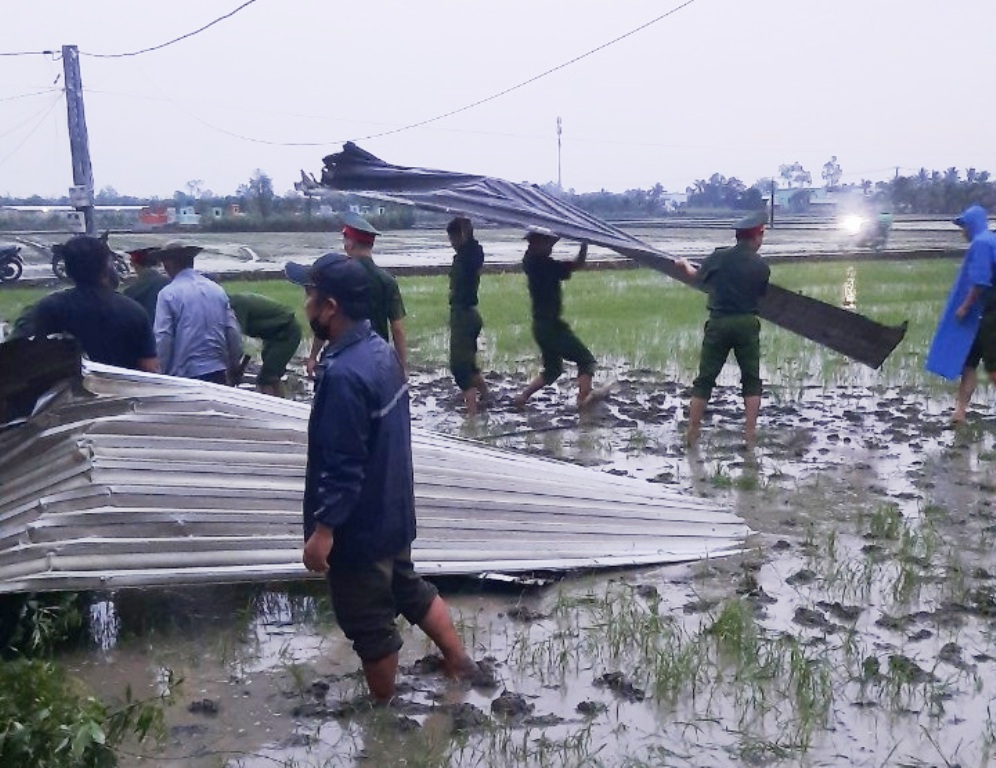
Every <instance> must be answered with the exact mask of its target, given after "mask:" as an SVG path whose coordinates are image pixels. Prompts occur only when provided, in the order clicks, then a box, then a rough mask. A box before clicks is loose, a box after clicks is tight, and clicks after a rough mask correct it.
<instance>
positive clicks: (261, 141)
mask: <svg viewBox="0 0 996 768" xmlns="http://www.w3.org/2000/svg"><path fill="white" fill-rule="evenodd" d="M695 1H696V0H685V2H683V3H682V4H681V5H678V6H675V7H674V8H672V9H671V10H669V11H667V12H666V13H662V14H661V15H660V16H658V17H656V18H654V19H651V20H650V21H648V22H646V23H644V24H641V25H640V26H638V27H636V28H635V29H631V30H630V31H629V32H626V33H624V34H622V35H619V36H618V37H615V38H613V39H612V40H609V41H608V42H605V43H602V44H601V45H599V46H597V47H595V48H592V49H591V50H589V51H586V52H585V53H582V54H580V55H579V56H575V57H574V58H572V59H570V60H568V61H565V62H563V63H562V64H558V65H557V66H555V67H552V68H551V69H548V70H546V71H545V72H541V73H540V74H538V75H534V76H533V77H530V78H529V79H527V80H523V81H522V82H520V83H518V84H516V85H513V86H511V87H509V88H505V89H504V90H502V91H499V92H498V93H494V94H492V95H490V96H487V97H485V98H483V99H478V100H477V101H475V102H473V103H471V104H467V105H465V106H463V107H460V108H458V109H452V110H450V111H449V112H445V113H443V114H441V115H436V116H435V117H430V118H428V119H426V120H420V121H418V122H415V123H409V124H408V125H404V126H401V127H399V128H392V129H390V130H386V131H379V132H377V133H371V134H368V135H366V136H357V137H352V138H349V139H336V140H333V141H270V140H268V139H259V138H255V137H252V136H246V135H244V134H241V133H236V132H235V131H230V130H228V129H227V128H222V127H221V126H218V125H215V124H214V123H211V122H209V121H207V120H205V119H203V118H202V117H199V116H198V115H196V114H194V113H192V112H190V111H189V110H187V109H184V107H183V106H182V104H180V103H179V102H177V101H175V100H174V99H172V98H170V97H169V95H167V94H166V93H165V92H163V91H162V90H161V89H159V88H158V87H156V90H158V91H159V92H160V93H161V94H162V95H163V97H164V98H165V99H166V100H167V101H169V102H170V103H171V104H173V105H174V106H175V107H176V108H177V109H179V110H180V111H181V112H183V113H184V114H185V115H187V116H188V117H190V118H191V119H193V120H196V121H197V122H198V123H201V124H202V125H204V126H206V127H208V128H211V129H212V130H215V131H218V132H219V133H223V134H225V135H226V136H231V137H232V138H236V139H240V140H242V141H248V142H251V143H253V144H265V145H268V146H273V147H327V146H329V145H331V144H342V143H343V142H345V141H366V140H367V139H377V138H381V137H383V136H391V135H393V134H396V133H401V132H402V131H409V130H411V129H413V128H421V127H422V126H425V125H429V124H430V123H435V122H438V121H439V120H443V119H444V118H447V117H452V116H453V115H456V114H459V113H461V112H466V111H467V110H469V109H473V108H474V107H479V106H480V105H482V104H486V103H488V102H489V101H494V100H495V99H498V98H501V97H502V96H505V95H507V94H509V93H512V92H513V91H517V90H519V89H520V88H524V87H525V86H527V85H530V84H532V83H535V82H536V81H537V80H541V79H542V78H544V77H547V76H548V75H552V74H553V73H554V72H558V71H560V70H561V69H564V68H566V67H569V66H570V65H572V64H575V63H577V62H579V61H581V60H582V59H586V58H588V57H589V56H592V55H594V54H596V53H598V52H599V51H603V50H605V49H606V48H608V47H609V46H611V45H615V44H616V43H618V42H620V41H622V40H625V39H626V38H628V37H632V36H633V35H635V34H637V33H638V32H641V31H643V30H644V29H647V28H648V27H650V26H653V25H654V24H656V23H658V22H660V21H663V20H664V19H666V18H667V17H668V16H672V15H673V14H675V13H677V12H678V11H680V10H682V9H684V8H687V7H688V6H689V5H691V4H692V3H694V2H695ZM249 2H255V0H249ZM245 5H249V3H248V2H247V3H245V4H244V5H243V6H240V7H239V8H236V9H235V11H232V13H236V12H237V11H239V10H241V8H243V7H245ZM230 15H232V14H229V16H230ZM222 18H225V17H222ZM219 20H220V19H219ZM212 23H216V22H212ZM208 26H210V25H208ZM205 29H206V27H205ZM191 34H195V33H191ZM178 39H180V38H178ZM147 50H150V49H147ZM81 53H82V52H81ZM138 53H142V51H139V52H138ZM88 55H91V56H92V55H93V54H88ZM118 55H125V54H118Z"/></svg>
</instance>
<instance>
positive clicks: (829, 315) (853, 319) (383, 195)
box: [299, 142, 906, 368]
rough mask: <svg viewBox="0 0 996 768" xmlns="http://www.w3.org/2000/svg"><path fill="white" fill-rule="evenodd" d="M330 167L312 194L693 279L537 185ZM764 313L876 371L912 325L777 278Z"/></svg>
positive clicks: (344, 163) (424, 171)
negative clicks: (373, 202)
mask: <svg viewBox="0 0 996 768" xmlns="http://www.w3.org/2000/svg"><path fill="white" fill-rule="evenodd" d="M324 164H325V168H324V170H323V171H322V179H321V184H320V185H319V184H318V182H314V181H312V180H309V179H308V177H307V176H303V177H302V183H301V184H300V185H299V186H301V187H302V188H303V189H306V190H307V191H309V192H312V193H314V192H315V191H316V190H317V189H318V188H319V187H325V188H328V189H334V190H337V191H341V192H352V193H354V194H359V195H363V196H366V197H371V198H375V199H378V200H386V201H390V202H394V203H398V204H401V205H412V206H416V207H419V208H424V209H426V210H430V211H438V212H442V213H450V214H455V213H460V214H463V215H466V216H472V217H476V218H479V219H484V220H486V221H492V222H495V223H500V224H507V225H510V226H521V227H526V226H529V225H540V226H543V227H547V228H548V229H550V230H552V231H553V232H556V233H557V234H558V235H561V236H563V237H568V238H571V239H573V240H583V241H587V242H591V243H594V244H595V245H601V246H604V247H606V248H611V249H612V250H614V251H616V252H617V253H620V254H622V255H623V256H626V257H628V258H630V259H633V260H634V261H637V262H639V263H640V264H642V265H644V266H646V267H650V268H651V269H655V270H657V271H659V272H663V273H664V274H666V275H668V276H669V277H672V278H674V279H675V280H679V281H681V282H684V283H693V282H694V281H692V280H691V278H689V277H688V275H686V274H685V272H684V270H683V269H681V268H680V267H679V266H678V265H677V263H676V262H675V259H674V258H673V257H670V256H668V255H667V254H664V253H663V252H661V251H658V250H656V249H654V248H651V247H650V246H649V245H647V244H646V243H644V242H641V241H640V240H638V239H637V238H635V237H633V236H632V235H629V234H627V233H626V232H624V231H623V230H621V229H619V228H618V227H615V226H613V225H612V224H609V223H608V222H605V221H601V220H600V219H599V218H597V217H596V216H593V215H592V214H590V213H588V212H586V211H583V210H581V209H580V208H577V207H576V206H574V205H571V204H570V203H568V202H567V201H566V200H561V199H559V198H557V197H554V196H553V195H551V194H549V193H548V192H546V191H545V190H543V189H541V188H540V187H537V186H534V185H529V184H515V183H513V182H510V181H505V180H504V179H496V178H493V177H490V176H480V175H477V174H468V173H454V172H452V171H439V170H434V169H430V168H411V167H408V166H403V165H392V164H391V163H385V162H384V161H383V160H381V159H380V158H378V157H375V156H374V155H372V154H370V153H369V152H367V151H366V150H363V149H360V147H358V146H356V145H355V144H353V143H352V142H347V143H346V144H344V145H343V148H342V151H341V152H337V153H335V154H332V155H329V156H327V157H325V158H324ZM698 287H699V288H700V289H701V288H702V286H698ZM758 312H759V314H760V316H761V317H763V318H764V319H765V320H768V321H770V322H772V323H775V324H776V325H779V326H781V327H782V328H785V329H787V330H789V331H791V332H792V333H797V334H799V335H801V336H803V337H805V338H807V339H810V340H811V341H815V342H816V343H817V344H822V345H823V346H826V347H828V348H830V349H833V350H835V351H837V352H840V353H841V354H843V355H847V356H848V357H850V358H852V359H853V360H857V361H858V362H861V363H864V364H865V365H868V366H871V367H872V368H879V367H880V366H881V365H882V363H883V362H885V359H886V358H887V357H888V356H889V355H890V354H891V353H892V350H894V349H895V348H896V345H898V344H899V342H900V341H902V339H903V337H904V336H905V334H906V323H903V324H901V325H898V326H887V325H883V324H882V323H879V322H877V321H875V320H872V319H871V318H868V317H865V316H864V315H860V314H858V313H857V312H852V311H850V310H847V309H844V308H842V307H838V306H835V305H833V304H828V303H827V302H824V301H820V300H818V299H815V298H813V297H812V296H804V295H802V294H800V293H796V292H794V291H790V290H787V289H785V288H782V287H780V286H778V285H775V284H774V283H771V284H769V285H768V290H767V292H766V294H765V295H764V297H763V298H762V299H761V303H760V306H759V308H758Z"/></svg>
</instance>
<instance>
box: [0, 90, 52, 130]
mask: <svg viewBox="0 0 996 768" xmlns="http://www.w3.org/2000/svg"><path fill="white" fill-rule="evenodd" d="M61 98H62V96H61V95H60V96H57V97H56V99H55V100H56V101H59V99H61ZM51 111H52V105H51V104H46V105H45V106H44V107H42V108H41V109H40V110H38V111H37V112H34V113H32V114H30V115H28V117H26V118H25V119H24V120H22V121H21V122H19V123H18V124H17V125H15V126H14V127H13V128H11V129H10V130H7V131H4V132H3V133H0V139H3V138H6V137H7V136H10V134H12V133H14V132H15V131H18V130H20V129H21V128H23V127H24V126H25V125H27V124H28V123H30V122H31V121H32V120H34V119H35V118H36V117H38V116H39V115H41V114H42V113H43V112H44V113H45V114H46V115H47V114H48V113H49V112H51Z"/></svg>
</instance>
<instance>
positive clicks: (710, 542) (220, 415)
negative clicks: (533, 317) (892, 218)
mask: <svg viewBox="0 0 996 768" xmlns="http://www.w3.org/2000/svg"><path fill="white" fill-rule="evenodd" d="M83 385H84V389H85V392H84V393H82V394H81V393H80V392H76V393H73V392H72V391H71V390H70V389H68V388H67V389H66V390H65V391H63V392H62V393H61V394H60V395H59V396H58V397H57V398H55V400H54V401H53V402H51V403H50V404H49V405H48V406H47V407H46V408H45V409H43V410H42V411H41V412H39V413H37V414H35V415H34V416H32V417H31V418H30V419H29V420H28V421H27V422H26V423H24V424H21V425H19V426H15V427H9V428H7V429H6V430H4V431H3V432H0V593H3V592H20V591H43V590H85V589H97V588H113V587H130V586H143V585H164V584H182V583H212V582H216V583H217V582H238V581H270V580H283V579H298V578H304V577H306V576H307V575H308V574H307V573H306V571H305V570H304V567H303V566H302V565H301V560H300V558H301V555H300V552H301V512H300V509H301V497H302V493H303V489H304V469H305V461H306V451H305V449H306V443H307V420H308V412H309V407H308V406H307V405H305V404H301V403H295V402H291V401H287V400H280V399H277V398H272V397H268V396H265V395H260V394H256V393H254V392H248V391H244V390H238V389H232V388H229V387H221V386H217V385H213V384H206V383H203V382H197V381H190V380H184V379H175V378H171V377H166V376H156V375H152V374H143V373H138V372H134V371H125V370H122V369H117V368H112V367H108V366H101V365H97V364H92V363H86V364H85V367H84V379H83ZM87 393H90V394H89V395H88V394H87ZM90 395H92V396H90ZM412 441H413V446H412V448H413V454H414V461H415V484H416V488H415V493H416V504H417V510H418V526H419V527H418V539H417V540H416V541H415V544H414V547H413V556H414V559H415V562H416V564H417V566H418V568H419V569H420V570H421V571H422V572H423V573H426V574H430V575H431V574H438V575H444V574H447V575H457V574H464V575H474V574H482V573H491V572H501V573H529V572H536V571H564V570H572V569H587V568H599V567H613V566H625V565H638V564H656V563H669V562H680V561H688V560H694V559H699V558H704V557H710V556H712V557H715V556H721V555H725V554H729V553H731V552H734V551H737V550H739V548H740V547H741V546H742V542H743V538H744V537H745V536H746V535H747V533H749V530H748V528H747V526H746V525H745V524H744V523H743V522H742V521H741V520H740V519H739V518H738V517H736V516H735V515H734V514H732V513H731V512H729V511H728V510H726V509H724V508H722V507H721V506H719V505H718V504H716V503H715V502H712V501H709V500H705V499H701V498H696V497H693V496H690V495H686V494H683V493H676V492H673V491H669V490H667V489H665V488H662V487H661V486H659V485H656V484H651V483H647V482H644V481H640V480H634V479H632V478H626V477H617V476H614V475H611V474H608V473H605V472H600V471H597V470H593V469H588V468H582V467H577V466H574V465H571V464H567V463H563V462H557V461H551V460H547V459H542V458H537V457H533V456H526V455H520V454H517V453H514V452H511V451H505V450H500V449H495V448H491V447H487V446H482V445H480V444H477V443H474V442H470V441H466V440H461V439H457V438H450V437H444V436H441V435H438V434H434V433H431V432H427V431H423V430H419V429H414V430H413V435H412Z"/></svg>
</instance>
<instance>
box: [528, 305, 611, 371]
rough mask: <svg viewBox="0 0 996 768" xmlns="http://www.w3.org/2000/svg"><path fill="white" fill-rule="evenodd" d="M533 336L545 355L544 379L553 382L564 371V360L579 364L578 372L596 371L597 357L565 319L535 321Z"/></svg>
mask: <svg viewBox="0 0 996 768" xmlns="http://www.w3.org/2000/svg"><path fill="white" fill-rule="evenodd" d="M533 336H534V337H535V339H536V343H537V344H539V348H540V352H541V353H542V355H543V380H544V381H545V382H546V383H547V384H552V383H553V382H554V381H556V380H557V379H558V378H560V375H561V374H562V373H563V372H564V360H570V361H571V362H572V363H575V364H577V367H578V374H579V375H580V374H588V375H589V376H590V375H593V374H594V373H595V368H596V363H595V357H594V355H592V354H591V351H590V350H589V349H588V347H586V346H585V345H584V343H583V342H582V341H581V339H579V338H578V337H577V335H576V334H575V333H574V331H572V330H571V328H570V326H569V325H568V324H567V323H565V322H564V321H563V320H545V321H542V322H534V323H533Z"/></svg>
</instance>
